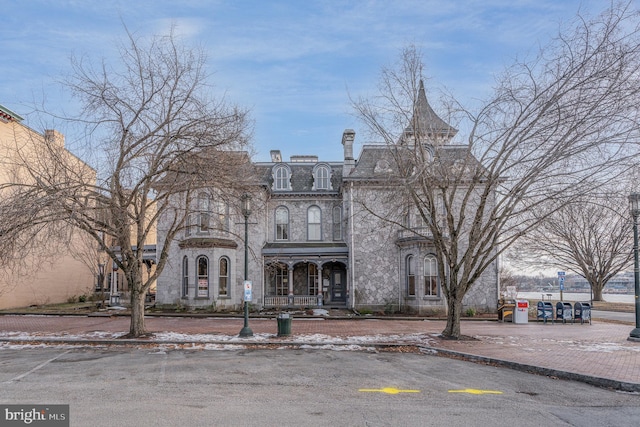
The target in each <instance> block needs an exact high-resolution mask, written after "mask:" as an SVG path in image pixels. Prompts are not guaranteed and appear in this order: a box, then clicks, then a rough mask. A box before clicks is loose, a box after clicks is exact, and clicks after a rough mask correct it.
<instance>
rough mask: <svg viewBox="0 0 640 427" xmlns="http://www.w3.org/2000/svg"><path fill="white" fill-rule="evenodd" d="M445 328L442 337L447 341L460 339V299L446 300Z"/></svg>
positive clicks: (451, 298)
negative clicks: (447, 339)
mask: <svg viewBox="0 0 640 427" xmlns="http://www.w3.org/2000/svg"><path fill="white" fill-rule="evenodd" d="M447 309H448V313H447V326H446V328H445V329H444V331H442V336H444V337H445V338H449V339H456V340H457V339H459V338H460V317H461V315H462V298H456V297H450V298H447Z"/></svg>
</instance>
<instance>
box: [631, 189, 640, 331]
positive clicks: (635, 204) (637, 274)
mask: <svg viewBox="0 0 640 427" xmlns="http://www.w3.org/2000/svg"><path fill="white" fill-rule="evenodd" d="M629 204H630V205H631V216H632V217H633V261H634V264H633V281H634V284H635V306H636V327H635V329H634V330H632V331H631V333H630V334H629V340H630V341H640V298H639V295H640V266H639V264H638V215H640V194H638V193H632V194H631V195H630V196H629Z"/></svg>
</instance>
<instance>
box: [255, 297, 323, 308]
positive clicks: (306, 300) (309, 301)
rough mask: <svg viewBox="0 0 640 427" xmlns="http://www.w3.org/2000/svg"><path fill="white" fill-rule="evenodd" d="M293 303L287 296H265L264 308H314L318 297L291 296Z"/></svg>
mask: <svg viewBox="0 0 640 427" xmlns="http://www.w3.org/2000/svg"><path fill="white" fill-rule="evenodd" d="M292 298H293V301H291V298H290V297H289V296H286V295H285V296H274V295H267V296H265V297H264V305H265V307H291V306H293V307H315V306H317V305H318V297H317V296H316V295H292Z"/></svg>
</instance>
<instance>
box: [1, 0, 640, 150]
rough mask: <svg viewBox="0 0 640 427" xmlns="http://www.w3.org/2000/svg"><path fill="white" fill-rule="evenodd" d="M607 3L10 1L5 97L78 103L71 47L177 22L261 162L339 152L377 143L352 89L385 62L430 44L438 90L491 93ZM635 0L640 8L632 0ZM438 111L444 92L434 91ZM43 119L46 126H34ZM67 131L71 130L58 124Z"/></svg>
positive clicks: (23, 102) (16, 106)
mask: <svg viewBox="0 0 640 427" xmlns="http://www.w3.org/2000/svg"><path fill="white" fill-rule="evenodd" d="M608 5H609V1H608V0H581V1H579V0H477V1H474V0H416V1H414V0H395V1H391V0H389V1H382V0H380V1H376V0H369V1H337V0H336V1H313V0H279V1H278V0H275V1H267V0H265V1H258V0H254V1H249V0H237V1H230V0H209V1H207V0H174V1H165V0H127V1H120V0H102V1H94V0H0V10H2V13H1V14H0V52H2V54H1V55H0V76H2V78H1V79H0V104H2V105H4V106H5V107H7V108H9V109H11V110H13V111H15V112H16V113H18V114H21V115H26V113H28V112H29V111H30V110H31V107H30V105H32V104H33V102H34V101H39V100H41V99H43V98H45V99H46V103H47V105H48V106H49V108H50V109H52V110H54V111H56V110H57V112H62V110H63V109H73V104H72V103H71V99H70V96H69V94H68V93H66V92H65V91H64V90H62V89H61V88H60V87H59V86H58V85H57V84H56V83H55V82H56V81H57V80H59V79H60V78H61V77H62V76H64V75H65V74H68V72H69V69H70V67H69V58H70V56H71V55H76V56H80V55H88V56H90V57H91V58H92V59H95V60H100V59H102V58H105V59H106V60H107V61H109V60H113V58H114V57H115V55H116V51H115V45H116V42H117V41H118V40H120V39H122V38H123V36H124V30H123V22H124V24H126V25H127V27H128V28H129V30H131V31H132V32H135V33H137V34H141V35H147V34H148V35H151V34H164V33H166V32H167V31H168V29H169V27H170V26H171V25H172V24H173V25H176V28H177V31H178V33H180V34H181V35H183V36H184V37H185V38H186V40H187V42H188V43H190V44H194V45H198V46H202V47H203V48H204V49H205V51H206V52H207V55H208V69H209V71H211V72H212V73H213V76H212V80H211V82H212V83H213V84H214V85H215V87H216V88H217V89H218V90H219V91H220V92H222V91H224V92H226V96H227V97H228V99H229V100H231V101H232V102H234V103H236V104H239V105H241V106H244V107H246V108H249V109H250V110H251V115H252V118H253V119H254V121H255V131H254V139H253V144H254V146H255V148H256V151H257V154H256V160H259V161H264V160H268V158H269V150H272V149H279V150H281V151H282V155H283V157H284V158H285V159H288V158H289V157H290V156H291V155H295V154H317V155H318V156H319V157H320V160H323V161H333V160H341V159H342V146H341V144H340V142H341V137H342V132H343V131H344V129H346V128H352V129H355V130H356V155H357V153H358V147H359V146H361V145H362V143H364V142H367V141H366V140H365V139H364V138H365V135H364V132H361V131H359V129H360V128H361V126H360V124H359V123H358V121H357V120H356V118H355V117H354V116H353V115H352V109H351V107H350V102H349V93H351V94H352V95H354V96H361V95H363V96H366V95H371V94H373V93H375V89H376V84H377V81H378V76H379V72H380V69H381V67H383V66H388V65H390V64H392V63H393V62H394V61H396V60H397V58H398V54H399V52H400V50H401V49H402V47H404V46H406V45H407V44H410V43H413V44H415V45H416V46H418V47H419V48H420V49H421V50H422V52H423V53H424V60H425V64H426V69H425V75H426V76H427V77H428V81H427V82H426V85H427V92H428V94H427V95H428V96H429V97H430V99H435V100H437V94H438V93H439V91H440V90H442V89H445V90H447V91H449V92H451V93H452V94H453V95H454V96H455V97H456V98H458V99H459V100H461V101H462V102H463V103H472V102H473V101H472V100H474V99H481V98H485V97H487V96H488V95H489V94H490V92H491V87H492V84H493V81H494V75H495V74H498V73H500V71H501V70H502V69H503V67H504V66H505V65H507V64H509V63H510V62H512V61H513V59H514V58H516V57H522V56H525V55H527V54H531V53H533V52H535V51H536V50H537V48H538V46H539V45H540V44H544V43H545V42H546V41H547V40H548V39H549V37H552V36H553V35H555V34H556V33H557V31H558V28H559V25H560V24H561V23H562V22H567V21H570V20H571V19H573V18H574V17H575V15H576V12H577V11H578V10H581V11H582V12H585V13H591V14H596V13H598V12H600V11H601V10H602V9H604V8H605V7H607V6H608ZM634 6H635V5H634ZM433 104H434V107H435V108H436V110H437V107H438V105H437V102H435V101H434V102H433ZM33 127H34V128H37V126H35V125H33ZM59 130H61V131H63V132H64V131H65V129H59Z"/></svg>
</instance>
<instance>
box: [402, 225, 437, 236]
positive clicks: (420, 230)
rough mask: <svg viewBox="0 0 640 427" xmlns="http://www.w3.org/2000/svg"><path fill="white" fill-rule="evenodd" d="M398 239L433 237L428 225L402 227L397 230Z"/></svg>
mask: <svg viewBox="0 0 640 427" xmlns="http://www.w3.org/2000/svg"><path fill="white" fill-rule="evenodd" d="M398 239H433V234H432V233H431V230H430V229H429V228H428V227H414V228H403V229H402V230H398Z"/></svg>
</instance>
